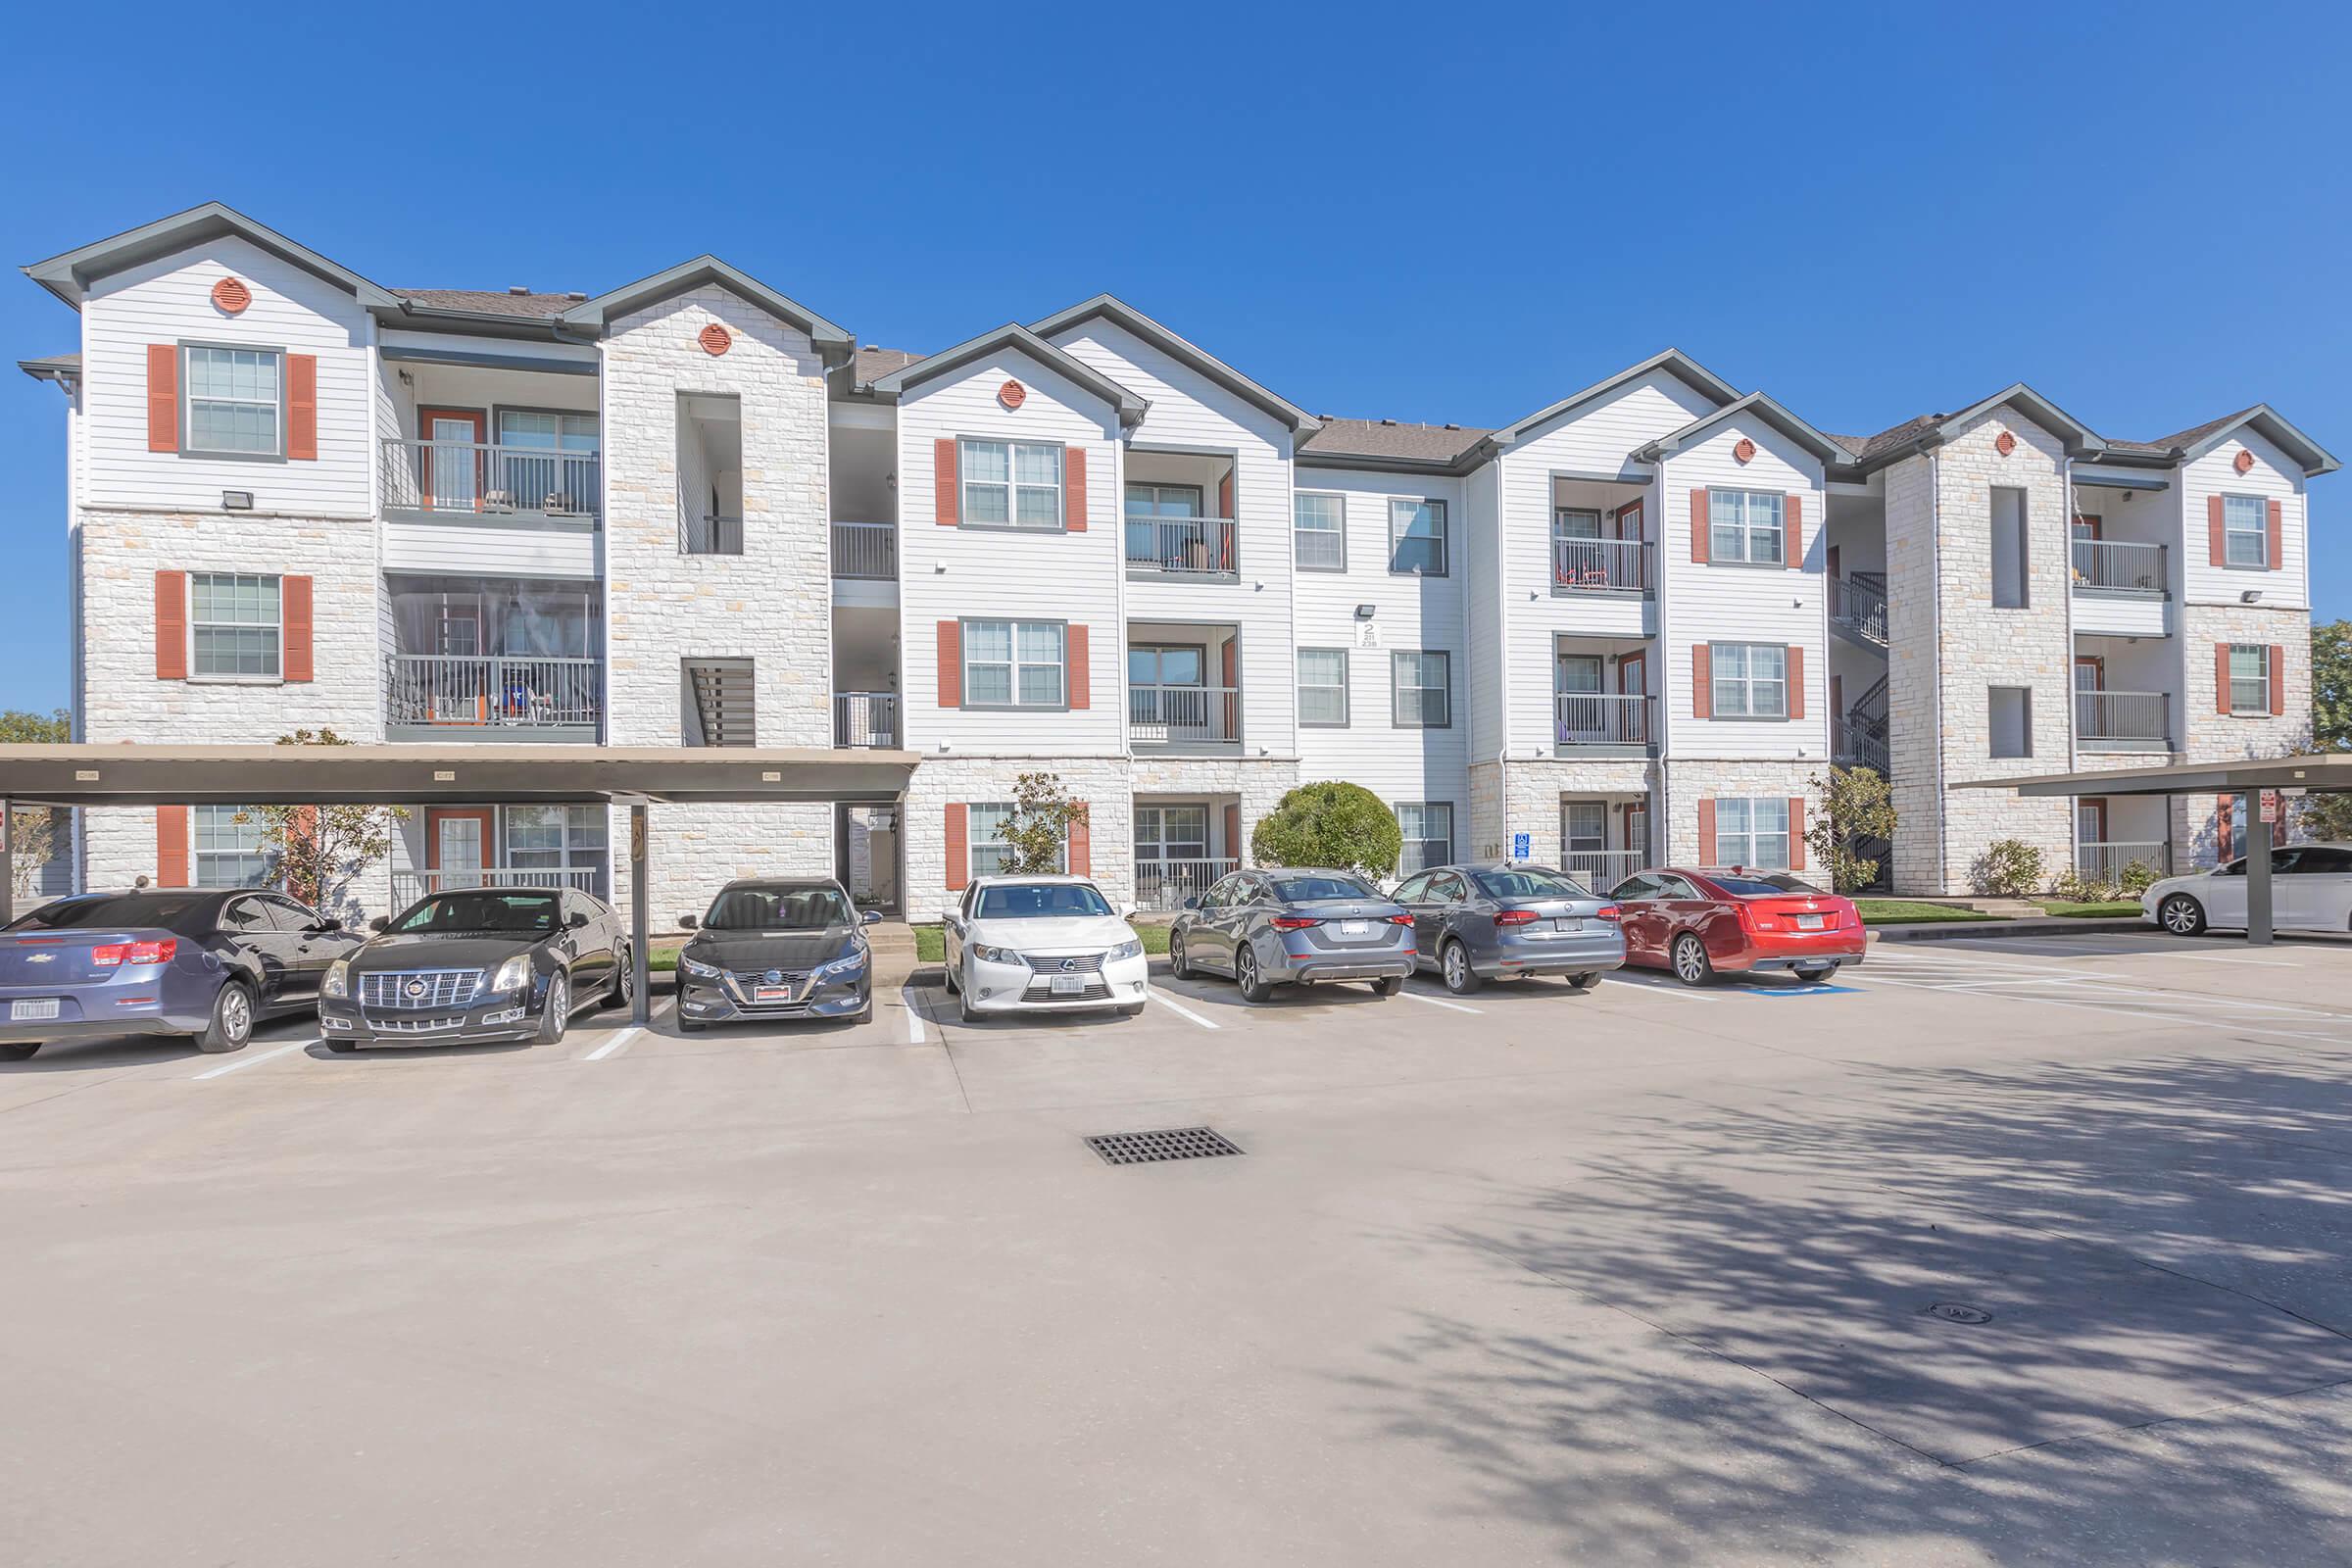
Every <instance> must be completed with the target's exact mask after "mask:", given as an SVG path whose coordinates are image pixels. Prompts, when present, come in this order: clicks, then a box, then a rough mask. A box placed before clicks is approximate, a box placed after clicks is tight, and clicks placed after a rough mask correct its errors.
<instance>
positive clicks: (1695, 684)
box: [1691, 643, 1715, 718]
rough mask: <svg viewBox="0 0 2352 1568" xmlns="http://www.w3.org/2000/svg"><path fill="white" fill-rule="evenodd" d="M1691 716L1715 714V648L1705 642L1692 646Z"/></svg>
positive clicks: (1704, 716) (1701, 716)
mask: <svg viewBox="0 0 2352 1568" xmlns="http://www.w3.org/2000/svg"><path fill="white" fill-rule="evenodd" d="M1714 716H1715V650H1714V649H1712V648H1709V647H1708V646H1707V645H1706V644H1705V643H1693V644H1691V717H1692V718H1713V717H1714Z"/></svg>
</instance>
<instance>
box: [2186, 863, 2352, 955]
mask: <svg viewBox="0 0 2352 1568" xmlns="http://www.w3.org/2000/svg"><path fill="white" fill-rule="evenodd" d="M2139 910H2140V917H2141V918H2142V919H2145V920H2152V921H2154V922H2155V923H2156V924H2158V925H2160V926H2162V927H2164V929H2165V930H2167V931H2170V932H2171V933H2172V934H2173V935H2175V936H2177V937H2193V936H2195V935H2196V934H2197V933H2198V932H2200V931H2203V930H2205V929H2206V928H2207V927H2208V926H2210V927H2212V928H2214V929H2215V930H2220V931H2243V930H2244V929H2245V928H2246V862H2245V861H2244V860H2243V859H2242V858H2241V859H2235V860H2231V861H2229V863H2228V864H2227V865H2217V866H2215V867H2214V868H2213V869H2212V870H2210V871H2200V872H2198V873H2197V874H2196V875H2195V876H2168V877H2166V878H2165V879H2164V880H2163V881H2161V882H2157V883H2153V884H2151V885H2150V886H2149V888H2148V891H2147V892H2145V893H2143V894H2141V895H2140V896H2139ZM2271 923H2272V924H2273V925H2274V926H2275V927H2277V928H2278V930H2280V931H2347V930H2352V844H2290V845H2287V846H2286V847H2285V848H2284V849H2276V850H2273V851H2271Z"/></svg>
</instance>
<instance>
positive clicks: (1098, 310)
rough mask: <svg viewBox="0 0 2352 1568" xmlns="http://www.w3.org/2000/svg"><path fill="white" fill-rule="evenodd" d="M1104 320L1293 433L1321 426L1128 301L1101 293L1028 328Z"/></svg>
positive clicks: (1047, 332)
mask: <svg viewBox="0 0 2352 1568" xmlns="http://www.w3.org/2000/svg"><path fill="white" fill-rule="evenodd" d="M1096 319H1102V320H1106V321H1108V322H1110V323H1111V324H1112V325H1113V326H1117V327H1120V328H1122V329H1123V330H1125V331H1128V332H1131V333H1133V334H1134V335H1135V336H1137V337H1140V338H1142V339H1143V340H1144V341H1145V342H1147V343H1149V344H1151V345H1152V347H1153V348H1155V349H1158V350H1159V351H1160V352H1161V353H1162V354H1165V355H1167V356H1168V357H1169V358H1171V359H1174V360H1178V361H1180V362H1182V363H1183V364H1185V365H1189V366H1191V367H1192V368H1194V369H1196V370H1198V371H1200V372H1201V374H1202V375H1204V376H1206V377H1208V379H1210V380H1211V381H1214V382H1216V383H1217V385H1219V386H1221V387H1223V388H1224V389H1225V390H1226V391H1228V392H1231V393H1232V394H1233V395H1234V396H1236V397H1238V398H1240V399H1241V400H1242V401H1243V402H1245V403H1249V404H1251V405H1253V406H1254V407H1256V408H1259V409H1262V410H1263V411H1265V412H1266V413H1268V414H1270V415H1272V416H1274V417H1276V418H1277V419H1280V420H1281V421H1282V422H1283V423H1285V424H1287V425H1289V426H1290V427H1291V429H1292V430H1293V431H1294V432H1297V431H1304V430H1312V429H1314V428H1315V426H1316V424H1317V423H1319V422H1320V421H1318V420H1317V419H1316V418H1315V417H1314V416H1313V415H1311V414H1309V413H1307V412H1306V411H1305V410H1304V409H1302V408H1300V407H1299V405H1297V404H1296V403H1293V402H1291V401H1290V400H1289V399H1288V398H1284V397H1280V396H1277V395H1276V394H1275V393H1273V392H1270V391H1268V390H1267V389H1266V388H1264V387H1262V386H1260V385H1258V383H1256V382H1255V381H1252V380H1250V377H1248V376H1246V375H1244V374H1243V373H1242V372H1241V371H1239V370H1237V369H1235V368H1233V367H1232V366H1230V365H1227V364H1226V363H1225V362H1224V361H1223V360H1220V359H1218V358H1217V357H1216V356H1215V355H1213V354H1211V353H1209V352H1208V351H1207V350H1205V349H1202V348H1200V347H1198V346H1197V345H1195V344H1193V343H1189V342H1187V341H1186V340H1185V339H1183V338H1181V337H1178V336H1177V335H1176V334H1175V333H1173V332H1171V331H1169V330H1168V329H1167V328H1166V327H1164V326H1162V325H1160V324H1159V323H1158V322H1157V321H1154V320H1153V319H1152V318H1150V317H1149V316H1146V315H1145V314H1144V313H1143V312H1141V311H1139V310H1137V309H1136V308H1135V307H1134V306H1132V305H1129V304H1128V303H1127V302H1126V301H1124V300H1121V299H1118V298H1116V297H1115V296H1113V295H1109V294H1098V295H1096V296H1095V297H1094V298H1093V299H1091V300H1086V301H1083V302H1081V303H1079V304H1077V305H1073V306H1071V307H1070V308H1069V309H1068V310H1066V311H1056V312H1054V314H1053V315H1052V316H1049V317H1047V318H1046V319H1044V320H1042V321H1033V322H1031V323H1030V327H1029V329H1030V330H1031V331H1033V332H1035V333H1036V334H1037V335H1038V336H1039V337H1044V338H1051V337H1053V336H1054V335H1055V334H1057V333H1060V332H1066V331H1068V330H1070V329H1071V328H1072V327H1076V326H1082V325H1084V324H1085V323H1086V322H1088V321H1092V320H1096Z"/></svg>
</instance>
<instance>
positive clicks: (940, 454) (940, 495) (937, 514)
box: [931, 435, 963, 528]
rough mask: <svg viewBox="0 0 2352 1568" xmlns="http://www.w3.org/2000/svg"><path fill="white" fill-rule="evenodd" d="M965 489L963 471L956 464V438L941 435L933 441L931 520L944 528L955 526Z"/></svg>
mask: <svg viewBox="0 0 2352 1568" xmlns="http://www.w3.org/2000/svg"><path fill="white" fill-rule="evenodd" d="M962 490H963V479H962V475H961V473H960V472H959V471H958V470H957V468H956V438H955V437H954V436H946V435H943V436H941V437H940V438H939V439H938V440H936V441H934V442H932V443H931V520H932V521H933V522H936V523H938V524H939V525H940V526H941V527H942V528H953V527H955V526H956V520H957V514H956V504H957V501H958V499H959V498H960V496H961V495H962Z"/></svg>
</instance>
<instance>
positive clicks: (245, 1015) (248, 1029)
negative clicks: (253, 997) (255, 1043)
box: [221, 986, 253, 1046]
mask: <svg viewBox="0 0 2352 1568" xmlns="http://www.w3.org/2000/svg"><path fill="white" fill-rule="evenodd" d="M221 1033H222V1034H223V1035H226V1036H227V1037H228V1039H229V1041H230V1043H231V1044H233V1045H239V1046H241V1045H243V1044H244V1043H245V1042H246V1040H247V1039H248V1038H249V1037H251V1035H252V1034H253V1004H252V1003H251V1002H250V1001H248V1000H247V999H246V996H245V991H244V988H243V987H241V986H230V987H229V988H228V989H227V991H225V992H223V993H222V994H221Z"/></svg>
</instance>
